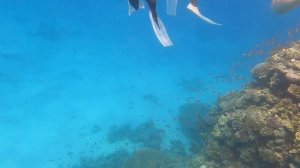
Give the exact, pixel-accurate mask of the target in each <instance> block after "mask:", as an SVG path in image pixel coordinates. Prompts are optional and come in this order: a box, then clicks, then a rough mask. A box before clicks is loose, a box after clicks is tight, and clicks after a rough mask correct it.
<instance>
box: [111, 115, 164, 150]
mask: <svg viewBox="0 0 300 168" xmlns="http://www.w3.org/2000/svg"><path fill="white" fill-rule="evenodd" d="M163 136H164V130H162V129H158V128H156V126H155V124H154V122H153V121H152V120H151V121H147V122H145V123H142V124H141V125H139V126H138V127H137V128H135V129H132V128H131V127H130V125H129V124H125V125H121V126H119V127H117V126H113V127H111V129H110V131H109V133H108V134H107V140H108V142H110V143H114V142H117V141H122V140H125V139H128V140H129V141H130V142H132V143H136V144H142V145H143V146H144V147H148V148H153V149H160V147H161V143H162V142H163Z"/></svg>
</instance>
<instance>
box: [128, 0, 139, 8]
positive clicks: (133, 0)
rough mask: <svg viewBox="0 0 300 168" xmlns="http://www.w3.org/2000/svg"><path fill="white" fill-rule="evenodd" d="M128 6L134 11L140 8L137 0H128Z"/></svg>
mask: <svg viewBox="0 0 300 168" xmlns="http://www.w3.org/2000/svg"><path fill="white" fill-rule="evenodd" d="M129 4H130V5H131V6H132V7H133V8H134V9H135V10H138V9H139V8H140V1H139V0H129Z"/></svg>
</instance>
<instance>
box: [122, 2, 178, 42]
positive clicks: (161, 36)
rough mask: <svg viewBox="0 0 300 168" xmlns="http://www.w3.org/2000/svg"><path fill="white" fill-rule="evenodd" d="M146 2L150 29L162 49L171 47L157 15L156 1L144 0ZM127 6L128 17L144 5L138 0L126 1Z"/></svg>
mask: <svg viewBox="0 0 300 168" xmlns="http://www.w3.org/2000/svg"><path fill="white" fill-rule="evenodd" d="M146 2H147V4H148V7H149V17H150V20H151V24H152V28H153V30H154V32H155V35H156V37H157V39H158V40H159V42H160V43H161V44H162V45H163V46H164V47H168V46H172V45H173V43H172V41H171V40H170V38H169V35H168V33H167V31H166V28H165V26H164V24H163V23H162V21H161V20H160V18H159V17H158V15H157V11H156V0H146ZM128 4H129V12H128V13H129V15H131V14H132V13H133V12H134V11H135V10H139V9H142V8H144V4H143V2H142V1H140V0H128Z"/></svg>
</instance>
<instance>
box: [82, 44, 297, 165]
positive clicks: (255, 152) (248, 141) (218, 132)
mask: <svg viewBox="0 0 300 168" xmlns="http://www.w3.org/2000/svg"><path fill="white" fill-rule="evenodd" d="M251 73H252V75H253V78H254V79H255V81H252V82H251V83H249V84H248V85H247V87H245V88H244V89H243V90H241V91H237V92H231V93H228V94H227V95H225V96H222V97H219V98H218V100H217V103H216V105H215V106H214V107H212V108H210V109H206V108H205V107H204V106H202V105H200V104H186V105H183V106H182V107H181V108H180V112H179V116H178V123H179V126H180V131H182V133H183V135H185V136H186V137H187V138H188V139H189V140H190V142H191V145H190V153H191V154H189V155H187V154H182V155H179V154H176V153H173V152H170V150H169V151H165V150H162V149H160V148H159V146H160V145H158V144H159V143H155V144H156V147H158V148H156V149H149V148H147V149H146V148H145V149H140V150H137V151H134V152H133V153H126V157H124V155H120V160H121V161H122V163H120V164H118V165H117V166H115V167H120V168H129V167H130V168H266V167H272V168H297V167H300V42H295V43H292V44H290V46H288V47H286V48H281V49H279V50H276V51H274V52H273V53H272V55H271V56H270V57H269V58H268V59H267V60H266V61H265V62H264V63H261V64H258V65H256V66H255V67H254V68H253V69H252V71H251ZM152 128H154V127H153V126H152ZM153 130H154V131H153ZM153 130H152V131H153V132H157V131H155V130H157V129H153ZM129 132H130V131H129ZM150 132H151V131H150ZM158 132H159V131H158ZM123 133H124V132H123ZM129 135H130V134H129ZM153 135H160V134H159V133H153ZM159 142H161V139H160V141H159ZM145 144H147V143H145ZM175 146H176V145H175ZM100 158H101V157H100ZM122 158H123V159H122ZM107 160H109V159H107ZM84 163H85V164H83V163H81V166H78V167H79V168H102V167H101V166H100V163H99V164H98V165H97V164H94V162H92V161H90V162H89V164H91V165H94V167H93V166H89V165H88V164H87V163H86V162H84ZM107 167H109V168H114V166H112V165H110V166H107Z"/></svg>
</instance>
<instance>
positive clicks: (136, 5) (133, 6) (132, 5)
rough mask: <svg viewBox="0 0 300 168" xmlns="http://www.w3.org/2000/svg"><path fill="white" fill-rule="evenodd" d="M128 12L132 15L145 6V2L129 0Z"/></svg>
mask: <svg viewBox="0 0 300 168" xmlns="http://www.w3.org/2000/svg"><path fill="white" fill-rule="evenodd" d="M128 6H129V8H128V14H129V15H131V14H132V13H133V12H134V11H137V10H139V9H142V8H144V3H143V2H142V1H140V0H128Z"/></svg>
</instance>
